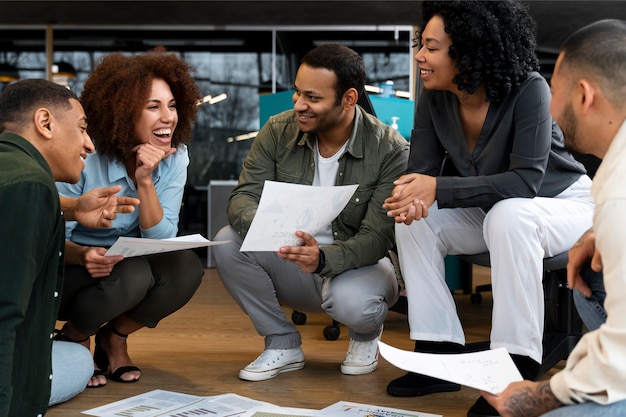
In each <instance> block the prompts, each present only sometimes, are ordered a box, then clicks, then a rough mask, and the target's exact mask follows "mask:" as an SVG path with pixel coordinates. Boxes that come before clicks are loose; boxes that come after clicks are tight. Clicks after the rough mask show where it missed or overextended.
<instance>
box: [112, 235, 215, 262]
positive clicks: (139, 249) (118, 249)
mask: <svg viewBox="0 0 626 417" xmlns="http://www.w3.org/2000/svg"><path fill="white" fill-rule="evenodd" d="M226 242H227V241H210V240H207V239H206V238H205V237H204V236H202V235H200V234H194V235H187V236H178V237H174V238H171V239H146V238H141V237H124V236H121V237H119V238H118V239H117V240H116V241H115V243H114V244H113V246H111V247H110V248H109V250H107V252H106V254H105V256H115V255H122V256H124V257H125V258H130V257H133V256H142V255H152V254H154V253H162V252H172V251H175V250H183V249H193V248H201V247H203V246H213V245H221V244H223V243H226Z"/></svg>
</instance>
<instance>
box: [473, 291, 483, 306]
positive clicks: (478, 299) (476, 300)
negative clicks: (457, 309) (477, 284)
mask: <svg viewBox="0 0 626 417" xmlns="http://www.w3.org/2000/svg"><path fill="white" fill-rule="evenodd" d="M482 302H483V296H482V295H480V293H479V292H477V293H474V294H472V295H470V303H472V304H481V303H482Z"/></svg>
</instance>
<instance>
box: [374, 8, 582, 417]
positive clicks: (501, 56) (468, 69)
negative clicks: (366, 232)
mask: <svg viewBox="0 0 626 417" xmlns="http://www.w3.org/2000/svg"><path fill="white" fill-rule="evenodd" d="M422 12H423V13H422V14H423V19H424V23H425V26H422V30H421V33H418V39H417V45H416V46H417V47H418V48H419V50H418V52H417V54H416V55H415V60H416V61H417V63H418V65H419V75H420V78H421V81H422V82H423V86H424V91H422V92H421V94H420V97H419V101H418V105H417V109H416V114H415V124H414V129H413V131H412V134H411V150H410V157H409V163H408V167H407V174H405V175H403V176H402V177H400V178H399V179H398V180H397V181H395V182H394V184H395V188H394V190H393V192H392V195H391V196H390V197H389V198H388V199H387V200H386V201H385V204H384V207H385V208H386V209H388V215H389V216H392V217H394V218H395V221H396V229H395V231H396V242H397V247H398V255H399V260H400V267H401V272H402V276H403V278H404V281H405V285H406V294H407V300H408V311H409V312H408V319H409V326H410V338H411V339H413V340H415V351H417V352H426V353H460V352H463V351H464V345H465V336H464V332H463V328H462V326H461V323H460V320H459V317H458V315H457V311H456V306H455V303H454V299H453V297H452V296H451V294H450V290H449V289H448V286H447V284H446V281H445V271H444V258H445V257H446V255H455V254H478V253H483V252H486V251H489V253H490V261H491V275H492V278H491V280H492V288H493V313H492V330H491V337H490V342H491V348H493V349H495V348H500V347H505V348H506V349H507V350H508V352H509V353H510V354H511V355H512V357H513V361H514V362H515V364H516V365H517V367H518V368H519V370H520V372H521V373H522V375H523V376H524V377H525V378H527V379H533V378H536V377H537V376H538V375H537V374H538V371H539V367H540V363H541V360H542V338H543V324H544V304H543V303H544V298H543V287H542V277H543V258H544V257H550V256H554V255H557V254H559V253H562V252H565V251H567V250H568V249H569V248H570V246H572V244H573V243H574V242H575V241H576V239H577V238H578V237H579V236H580V235H581V234H582V233H583V232H584V231H585V230H587V229H588V228H589V227H590V226H591V219H592V211H593V203H592V199H591V195H590V186H591V180H590V178H589V177H588V176H587V175H586V172H585V169H584V167H583V166H582V165H581V164H580V163H579V162H577V161H576V160H575V159H574V158H573V156H572V155H571V154H570V153H569V152H568V151H567V150H565V149H564V142H563V134H562V132H561V130H560V129H559V128H558V126H557V125H556V124H555V123H554V122H553V121H552V118H551V116H550V98H551V97H550V89H549V87H548V84H547V82H546V80H545V79H544V78H543V77H542V76H541V75H540V74H539V73H538V72H537V70H538V60H537V58H536V56H535V34H534V32H535V24H534V21H533V20H532V18H531V17H530V15H529V14H528V12H527V10H526V9H525V7H524V6H523V5H522V4H521V3H518V2H515V1H443V2H424V4H423V9H422ZM459 389H460V386H459V385H458V384H453V383H449V382H447V381H442V380H438V379H434V378H429V377H427V376H424V375H419V374H415V373H409V374H407V375H404V376H402V377H400V378H398V379H395V380H393V381H391V383H389V385H388V386H387V392H388V393H389V394H391V395H395V396H419V395H425V394H430V393H434V392H446V391H457V390H459ZM485 415H487V416H497V415H498V413H497V412H496V411H495V410H494V409H493V408H492V407H491V406H490V405H489V404H488V403H487V402H486V401H485V400H484V399H483V397H480V399H479V400H478V401H477V402H476V403H475V404H474V405H473V406H472V407H471V409H470V411H469V413H468V416H485Z"/></svg>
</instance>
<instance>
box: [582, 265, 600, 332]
mask: <svg viewBox="0 0 626 417" xmlns="http://www.w3.org/2000/svg"><path fill="white" fill-rule="evenodd" d="M580 276H581V277H582V278H583V280H584V281H585V282H586V283H587V285H588V286H589V289H591V296H590V297H589V298H587V297H585V296H584V295H582V294H581V293H580V292H578V291H576V290H574V304H576V310H578V314H579V315H580V318H581V319H582V321H583V323H585V327H587V329H589V330H595V329H597V328H598V327H600V325H601V324H602V323H604V322H605V321H606V310H605V309H604V298H605V297H606V292H605V291H604V280H603V277H602V272H595V271H593V270H592V269H591V266H590V264H586V265H584V266H583V267H582V268H581V270H580Z"/></svg>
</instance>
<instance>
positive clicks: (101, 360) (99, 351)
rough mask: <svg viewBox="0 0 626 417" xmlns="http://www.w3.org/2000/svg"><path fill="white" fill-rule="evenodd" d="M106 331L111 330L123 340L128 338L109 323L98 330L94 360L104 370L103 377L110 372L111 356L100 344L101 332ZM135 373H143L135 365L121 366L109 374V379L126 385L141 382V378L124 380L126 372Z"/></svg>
mask: <svg viewBox="0 0 626 417" xmlns="http://www.w3.org/2000/svg"><path fill="white" fill-rule="evenodd" d="M106 329H108V330H110V331H111V333H113V334H114V335H116V336H118V337H121V338H122V339H126V338H127V337H128V335H127V334H124V333H120V332H119V331H118V330H117V329H116V328H115V327H113V326H112V325H110V324H108V323H107V324H106V325H104V326H103V327H102V328H101V329H100V330H98V333H96V347H95V349H94V352H93V360H94V362H95V363H96V366H97V367H98V368H100V369H101V370H102V371H101V372H102V375H104V373H105V372H107V371H108V370H109V356H108V355H107V353H106V352H105V351H104V349H103V348H102V345H101V344H100V343H99V339H100V335H101V333H100V332H101V331H103V330H106ZM133 371H139V372H141V369H139V368H138V367H136V366H134V365H127V366H120V367H119V368H117V369H116V370H115V371H111V372H109V379H110V380H111V381H115V382H122V383H126V384H130V383H133V382H137V381H139V379H140V378H141V377H139V378H137V379H131V380H125V379H122V375H123V374H125V373H126V372H133Z"/></svg>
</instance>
